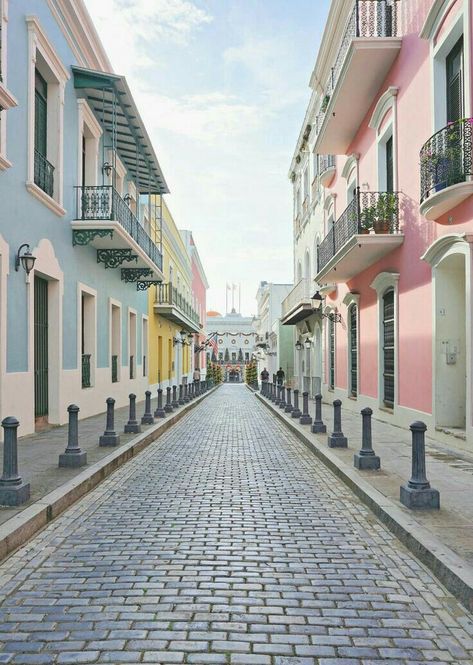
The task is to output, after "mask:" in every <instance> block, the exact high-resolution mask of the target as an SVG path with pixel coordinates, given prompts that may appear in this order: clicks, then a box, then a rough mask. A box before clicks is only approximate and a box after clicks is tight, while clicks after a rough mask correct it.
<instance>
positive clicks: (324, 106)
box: [320, 95, 330, 113]
mask: <svg viewBox="0 0 473 665" xmlns="http://www.w3.org/2000/svg"><path fill="white" fill-rule="evenodd" d="M329 101H330V95H325V97H324V98H323V100H322V105H321V107H320V110H321V111H322V113H325V111H326V110H327V106H328V103H329Z"/></svg>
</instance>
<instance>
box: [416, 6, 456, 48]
mask: <svg viewBox="0 0 473 665" xmlns="http://www.w3.org/2000/svg"><path fill="white" fill-rule="evenodd" d="M454 4H455V0H434V2H433V3H432V6H431V8H430V9H429V12H428V14H427V16H426V19H425V21H424V25H423V26H422V30H421V31H420V35H419V36H420V38H421V39H432V38H433V37H434V36H435V33H436V32H437V30H438V27H439V25H440V23H441V21H442V18H443V17H444V16H445V14H446V13H447V11H448V9H449V8H450V6H453V5H454Z"/></svg>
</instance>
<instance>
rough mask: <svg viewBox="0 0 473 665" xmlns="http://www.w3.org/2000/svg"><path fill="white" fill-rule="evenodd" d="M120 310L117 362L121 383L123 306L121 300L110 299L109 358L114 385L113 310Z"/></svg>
mask: <svg viewBox="0 0 473 665" xmlns="http://www.w3.org/2000/svg"><path fill="white" fill-rule="evenodd" d="M114 307H115V308H116V309H118V313H119V320H118V352H117V355H118V361H117V381H116V383H120V381H121V378H122V363H123V335H122V332H123V321H122V304H121V302H120V301H119V300H115V298H109V299H108V317H109V326H108V339H109V348H108V351H109V353H108V356H109V361H110V365H109V367H110V383H112V355H114V353H113V350H114V349H113V308H114Z"/></svg>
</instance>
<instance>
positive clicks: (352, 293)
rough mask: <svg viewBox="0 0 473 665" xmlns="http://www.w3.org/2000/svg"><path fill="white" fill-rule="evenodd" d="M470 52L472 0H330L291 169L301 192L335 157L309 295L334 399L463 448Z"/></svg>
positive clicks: (471, 438) (466, 437)
mask: <svg viewBox="0 0 473 665" xmlns="http://www.w3.org/2000/svg"><path fill="white" fill-rule="evenodd" d="M471 50H472V7H471V3H470V2H469V1H467V0H465V1H463V0H457V1H456V2H454V1H453V0H452V1H449V0H429V1H428V2H423V1H421V0H410V1H409V2H406V1H405V0H382V1H379V2H369V1H364V0H359V1H358V2H348V1H346V0H333V2H332V4H331V7H330V12H329V16H328V20H327V25H326V28H325V32H324V35H323V39H322V43H321V46H320V50H319V53H318V56H317V60H316V63H315V67H314V71H313V74H312V77H311V82H310V84H311V87H312V91H313V92H312V99H311V105H310V107H309V111H308V116H306V123H305V126H304V127H303V129H302V131H301V136H300V137H299V141H298V144H297V147H296V151H295V156H294V160H293V166H294V165H296V166H297V167H298V168H293V169H292V170H291V175H292V174H293V175H292V177H293V178H294V187H295V197H296V196H297V192H298V191H301V190H304V188H305V180H304V178H306V175H305V170H304V169H303V168H301V167H300V165H303V164H306V163H307V164H310V163H313V164H314V163H319V164H320V163H322V165H323V169H324V170H323V171H322V172H321V171H320V168H319V182H322V177H323V179H324V181H325V182H324V183H323V191H322V194H321V200H322V205H321V206H320V211H321V213H320V215H321V222H320V225H319V226H320V227H321V228H322V229H323V235H322V237H321V238H320V239H319V238H318V236H317V233H315V242H316V244H317V247H316V252H315V255H314V258H313V264H314V268H313V271H314V272H315V279H313V280H311V281H312V285H313V286H314V287H315V289H316V291H315V292H314V294H311V293H310V292H311V291H312V288H311V289H310V290H309V291H308V294H309V297H311V296H314V295H316V293H318V296H317V298H316V299H314V298H312V297H311V300H312V306H313V307H314V309H316V308H318V307H319V305H320V303H321V302H322V306H321V307H320V309H318V311H317V313H316V314H315V316H316V317H317V318H318V321H319V325H320V326H321V330H322V332H321V340H322V343H321V344H320V342H319V341H317V345H319V344H320V347H321V348H323V351H322V353H321V370H320V375H321V382H322V387H323V392H324V395H325V397H326V398H327V399H330V400H331V399H332V398H334V397H339V398H341V399H344V405H345V408H352V409H355V410H357V411H359V410H360V409H361V408H362V407H365V406H370V407H371V408H372V409H373V411H374V413H375V415H377V416H378V417H380V418H382V419H384V420H387V421H389V422H393V423H396V424H399V425H402V426H407V425H408V424H409V423H410V422H412V421H413V420H418V419H420V420H423V421H425V422H426V424H427V425H428V427H429V430H430V432H431V433H432V434H433V433H434V432H436V434H435V435H436V436H440V437H444V436H446V435H447V434H449V433H450V434H453V435H454V436H455V437H456V438H451V442H452V443H453V444H454V445H457V446H460V447H461V446H464V447H466V448H468V449H470V448H471V447H472V445H473V422H472V418H473V414H472V407H471V397H472V386H471V384H472V374H473V371H472V337H471V320H470V319H471V311H472V302H471V297H472V293H471V287H470V284H471V272H472V267H471V265H472V264H471V262H472V252H471V241H472V239H473V236H472V232H473V198H472V194H473V185H472V166H471V165H472V139H471V136H472V129H473V120H471V117H472V73H471V67H472V65H471V63H472V57H471V56H472V53H471ZM325 172H330V175H329V176H327V177H326V178H325V175H324V173H325ZM302 205H303V204H302ZM298 210H299V204H298V201H297V198H296V216H295V220H296V224H297V219H298V217H297V215H298ZM316 226H317V225H316ZM303 265H304V264H303ZM311 277H312V275H311ZM320 296H322V301H321V300H320ZM338 319H340V321H338ZM347 398H348V399H347Z"/></svg>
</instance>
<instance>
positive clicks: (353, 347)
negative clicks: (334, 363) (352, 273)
mask: <svg viewBox="0 0 473 665" xmlns="http://www.w3.org/2000/svg"><path fill="white" fill-rule="evenodd" d="M357 394H358V311H357V306H356V305H355V304H353V305H351V306H350V395H352V396H353V397H356V396H357Z"/></svg>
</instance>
